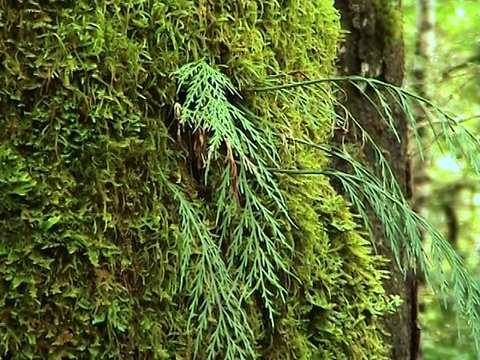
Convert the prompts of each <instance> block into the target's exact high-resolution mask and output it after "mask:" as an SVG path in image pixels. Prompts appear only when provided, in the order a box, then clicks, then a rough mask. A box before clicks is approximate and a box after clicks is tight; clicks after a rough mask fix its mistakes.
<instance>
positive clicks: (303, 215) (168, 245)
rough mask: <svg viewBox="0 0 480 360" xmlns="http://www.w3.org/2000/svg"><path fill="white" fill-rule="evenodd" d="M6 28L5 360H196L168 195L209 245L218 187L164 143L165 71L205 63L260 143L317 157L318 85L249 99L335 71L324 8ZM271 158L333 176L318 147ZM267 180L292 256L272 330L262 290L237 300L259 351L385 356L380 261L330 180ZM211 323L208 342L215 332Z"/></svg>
mask: <svg viewBox="0 0 480 360" xmlns="http://www.w3.org/2000/svg"><path fill="white" fill-rule="evenodd" d="M0 24H1V30H0V58H1V63H2V65H1V67H0V82H1V87H0V137H1V142H0V144H1V145H0V159H1V162H0V204H1V205H0V212H1V216H0V219H1V220H0V221H1V226H0V318H1V320H2V321H1V322H0V334H1V336H0V356H3V357H8V356H13V357H14V358H17V359H23V358H49V359H55V358H58V359H60V358H102V359H103V358H131V359H170V358H176V359H190V358H192V357H193V353H194V351H195V349H194V348H195V346H194V343H195V340H194V339H197V338H198V334H197V331H196V329H197V326H196V324H195V323H190V324H189V322H188V321H189V318H191V316H190V314H191V312H199V311H200V310H201V309H200V308H201V306H202V304H196V305H195V304H193V305H192V302H191V299H190V295H191V293H192V291H193V290H192V289H193V287H194V286H195V279H197V272H198V266H200V265H201V264H199V262H198V260H196V258H195V254H196V251H200V248H201V246H202V244H201V243H196V244H193V245H192V249H193V254H194V255H192V265H191V266H190V268H189V271H188V272H187V276H188V279H187V281H186V284H187V285H185V286H180V280H181V279H180V276H179V274H180V273H181V263H182V262H181V261H182V260H181V259H182V257H184V256H185V254H184V253H183V252H184V251H185V248H184V247H183V246H181V244H182V241H183V240H184V239H183V233H182V227H183V226H184V223H183V221H184V219H182V216H181V203H180V201H179V200H178V198H174V196H172V192H171V191H169V190H168V189H167V186H166V184H167V183H168V181H171V183H172V184H175V185H176V186H177V185H178V189H181V191H182V196H183V199H185V200H186V201H188V203H189V204H190V205H191V207H192V209H195V211H196V212H195V216H196V218H197V219H198V218H200V219H202V223H204V224H209V226H210V227H211V231H212V232H215V228H214V227H212V226H211V224H215V214H216V206H217V203H215V201H214V200H212V199H211V197H210V196H209V195H208V194H209V192H211V193H213V192H214V188H213V186H215V176H214V175H212V176H211V177H212V179H211V181H210V182H209V184H210V185H208V186H210V187H211V188H209V187H208V186H207V187H206V188H205V186H203V185H201V184H199V182H198V179H196V177H195V174H194V171H193V170H192V167H193V165H192V161H191V158H190V154H189V153H188V152H185V151H184V149H183V145H182V144H180V142H179V141H178V139H177V138H176V135H177V134H176V131H175V130H172V128H173V127H174V126H173V125H172V122H173V120H172V118H174V116H173V115H172V114H173V113H174V110H173V109H174V104H175V103H176V102H177V101H181V99H178V98H177V96H176V90H177V89H176V80H175V77H174V76H172V74H173V73H174V72H175V71H177V70H178V69H179V68H180V67H181V66H182V65H184V64H186V63H188V62H192V61H196V60H199V59H202V58H205V59H206V61H208V62H209V63H210V64H212V65H215V64H216V65H218V66H219V68H220V69H222V71H224V72H225V74H227V75H228V76H229V78H230V79H231V80H232V82H233V83H234V84H235V85H236V86H237V87H238V88H239V89H240V90H241V91H243V93H244V95H245V97H244V98H245V100H244V106H245V107H247V108H249V110H250V111H251V112H252V113H254V114H256V115H257V117H256V118H255V121H256V123H255V124H256V125H257V126H258V128H259V129H262V128H263V129H265V128H268V129H270V130H275V131H277V132H280V133H283V134H285V135H286V136H295V137H299V138H309V139H312V140H314V141H316V142H318V143H327V142H328V141H329V136H330V132H331V128H332V126H333V124H332V117H331V107H330V103H329V99H328V97H329V96H333V95H332V94H331V92H329V91H328V88H324V89H323V91H317V92H315V91H313V90H312V91H308V92H307V91H306V90H305V91H301V94H303V95H302V96H301V97H299V96H297V95H295V94H293V93H289V94H286V95H282V96H279V95H278V94H277V93H268V92H265V93H259V94H254V93H252V92H249V91H248V89H250V88H252V87H253V86H254V85H255V84H256V83H258V82H259V81H260V82H261V81H262V79H264V78H265V77H266V76H267V75H274V74H280V73H283V74H286V73H290V72H295V73H294V74H293V75H292V76H290V78H304V77H310V78H319V77H322V76H325V75H327V74H329V73H330V72H331V71H332V66H333V65H332V64H333V60H334V56H335V53H336V45H337V40H338V36H339V23H338V16H337V14H336V12H335V11H334V8H333V3H332V2H330V1H323V0H315V1H308V2H306V1H285V2H276V1H267V2H265V1H234V2H232V1H214V2H210V1H189V0H180V1H153V0H127V1H117V0H111V1H105V0H98V1H22V2H11V1H6V0H4V1H2V3H1V10H0ZM302 99H303V100H302ZM305 99H306V100H305ZM306 114H311V115H312V116H310V117H307V116H306ZM252 121H253V120H252ZM276 146H277V147H278V149H279V151H280V152H281V154H282V156H283V158H282V161H281V163H282V166H284V167H297V166H304V167H315V168H319V167H321V166H325V164H326V163H327V162H328V159H327V158H326V156H325V154H323V153H322V152H320V151H313V150H312V149H309V148H306V147H302V146H299V145H295V146H294V145H292V144H288V142H285V143H282V142H281V141H278V142H276ZM278 180H279V184H280V187H281V189H282V192H283V194H284V196H285V199H286V204H287V207H288V210H289V212H290V213H291V215H290V216H291V218H292V220H293V222H294V223H295V225H296V226H292V224H291V222H290V221H287V219H286V218H285V217H283V218H282V215H281V214H277V215H278V217H279V221H280V222H281V223H282V224H283V225H282V226H283V230H284V232H285V234H286V237H287V238H288V240H290V242H291V243H292V244H293V246H294V247H293V251H292V249H290V250H288V251H287V249H283V248H281V247H280V246H279V252H280V253H281V254H282V256H283V260H284V262H285V263H286V264H288V265H289V266H290V268H291V272H292V274H286V273H283V274H282V286H283V287H284V288H285V289H286V291H287V297H286V301H283V300H282V299H281V298H280V297H279V298H278V299H276V300H274V304H273V306H275V307H276V308H277V309H278V311H277V314H276V316H275V318H274V319H273V325H272V322H271V320H269V318H268V316H266V315H265V313H264V310H265V304H264V301H265V299H262V298H261V297H259V296H257V295H258V291H256V292H254V293H253V294H252V295H251V297H250V298H249V299H247V300H245V301H244V302H243V303H242V306H243V310H242V311H243V313H245V314H246V315H247V318H248V320H247V323H248V326H249V327H250V328H251V333H249V332H247V333H248V334H249V335H248V340H249V341H250V343H251V344H252V347H253V348H254V351H255V352H256V354H257V355H258V356H259V357H263V358H266V359H315V358H319V359H326V358H331V359H342V358H345V359H347V358H348V359H352V358H368V359H375V358H380V357H382V356H383V355H384V354H385V351H384V349H383V347H382V343H381V340H380V334H379V332H380V330H379V328H378V322H377V316H381V315H382V314H384V313H385V312H386V311H387V310H388V309H389V305H388V304H387V302H386V300H385V298H384V295H383V290H382V286H381V274H380V273H379V271H378V270H377V268H378V266H379V264H380V262H379V259H377V258H375V257H373V256H371V255H370V253H369V250H368V246H367V244H366V243H365V241H364V240H363V239H362V238H361V237H360V235H359V234H358V233H357V232H356V231H355V226H354V223H353V222H352V218H351V215H349V212H348V204H346V203H345V202H344V201H343V200H342V199H341V198H340V197H339V196H338V195H336V194H335V192H334V191H333V190H332V188H331V187H330V185H329V182H328V179H326V178H292V177H287V176H281V177H279V179H278ZM260 195H261V196H263V198H264V199H265V201H266V202H268V199H267V196H266V195H265V194H263V195H262V194H260ZM232 201H235V200H234V199H233V198H232ZM234 226H235V224H232V227H234ZM266 226H267V225H266ZM232 231H233V230H232ZM192 249H190V250H192ZM226 252H227V253H228V249H227V251H226ZM225 256H226V255H225ZM196 261H197V262H196ZM225 261H226V260H225ZM279 272H280V271H279ZM231 276H232V277H235V274H234V273H232V274H231ZM205 289H206V290H205V291H206V292H207V291H208V286H206V285H205ZM205 299H208V296H207V294H206V293H205ZM192 306H193V307H192ZM210 315H211V316H210V318H208V319H207V322H208V324H207V325H208V326H207V328H208V329H209V330H208V333H207V334H205V336H204V339H207V340H208V338H209V337H208V336H209V335H211V333H212V332H214V330H215V326H216V324H218V319H216V318H215V316H216V313H215V312H213V313H212V314H210ZM207 340H204V341H203V342H202V343H201V347H200V349H197V350H198V352H197V353H198V357H199V358H204V357H206V356H207V354H209V353H210V352H209V350H208V341H207ZM227 350H228V349H223V350H219V353H218V358H222V359H223V358H225V357H226V355H225V354H224V353H222V351H227Z"/></svg>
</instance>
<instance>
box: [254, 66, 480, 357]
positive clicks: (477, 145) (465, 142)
mask: <svg viewBox="0 0 480 360" xmlns="http://www.w3.org/2000/svg"><path fill="white" fill-rule="evenodd" d="M271 80H275V78H272V79H267V81H271ZM344 82H348V83H350V84H352V85H353V86H354V87H355V88H356V89H357V90H358V91H359V92H360V93H361V94H363V95H364V97H365V98H366V101H368V102H369V103H370V104H371V105H372V106H373V107H374V109H375V110H376V111H377V112H378V113H379V115H380V117H381V119H382V120H383V121H384V123H385V124H387V125H388V127H389V129H390V130H391V131H392V133H393V134H394V135H395V137H396V138H397V140H399V134H398V133H397V130H396V128H395V126H394V119H393V113H392V110H391V108H390V105H389V102H388V101H387V98H386V95H385V93H386V94H387V95H388V96H390V97H391V98H392V99H393V100H394V101H395V102H396V104H397V105H399V106H400V107H401V109H402V110H403V111H404V113H405V115H406V117H407V120H408V121H409V123H410V126H411V128H412V129H413V134H414V138H415V139H416V142H417V146H418V147H419V149H420V152H421V154H422V150H421V148H422V143H421V139H420V136H419V134H418V124H417V122H416V117H415V114H414V111H413V106H414V103H416V104H418V105H419V106H420V108H421V109H422V110H423V111H424V112H425V114H426V118H427V119H428V122H429V127H430V129H431V131H432V132H433V134H434V137H435V142H436V144H437V145H438V146H439V148H440V150H442V151H443V146H444V145H443V142H441V141H440V140H441V139H443V140H444V141H445V144H446V145H447V149H448V151H449V152H450V153H451V154H452V155H453V156H455V157H459V158H463V159H465V160H466V161H467V163H468V164H469V165H470V166H471V168H472V169H474V171H475V172H476V174H477V175H480V163H478V159H477V156H478V155H477V156H476V154H479V153H480V141H479V139H477V137H476V136H475V135H474V134H472V133H471V132H470V131H468V129H466V128H465V127H463V126H462V125H461V124H459V123H458V122H457V121H456V120H455V118H454V117H453V116H451V115H449V114H448V113H446V112H445V111H443V110H442V109H441V108H439V107H438V106H437V105H436V104H434V103H433V102H431V101H430V100H427V99H424V98H422V97H420V96H418V95H416V94H414V93H411V92H409V91H407V90H405V89H402V88H400V87H397V86H394V85H391V84H388V83H385V82H382V81H379V80H376V79H369V78H364V77H360V76H344V77H334V78H325V79H317V80H308V81H304V82H295V83H291V84H280V85H277V84H273V85H272V84H271V85H269V86H265V87H261V88H256V89H253V91H255V92H263V91H279V90H282V91H285V90H288V89H290V90H291V89H296V88H302V87H308V86H319V85H320V84H322V83H333V84H335V85H338V84H340V83H344ZM366 86H369V87H370V88H371V89H373V90H374V94H375V99H373V98H372V97H371V96H369V95H368V94H367V93H366V91H365V88H366ZM336 105H337V106H339V107H341V108H342V109H343V111H344V113H345V115H346V116H347V118H348V120H351V121H353V123H354V124H355V127H356V128H357V129H358V130H360V132H361V136H362V138H363V139H364V140H365V141H366V142H367V143H368V144H369V145H370V146H371V147H372V149H373V150H374V152H375V155H376V158H377V163H378V165H379V168H380V171H379V173H380V176H378V177H377V176H375V175H374V174H372V173H371V172H370V171H369V170H368V169H366V168H365V167H364V166H363V165H362V164H361V163H359V162H358V161H357V160H355V159H354V158H353V157H352V156H351V155H349V154H348V153H347V152H346V150H345V149H342V150H340V149H334V148H333V149H327V148H324V147H320V148H321V149H322V150H324V151H326V152H328V153H330V154H331V155H332V156H336V157H338V158H340V159H342V160H343V161H346V162H347V163H348V164H349V165H350V167H351V172H352V173H348V174H347V173H344V172H341V171H338V170H322V171H315V170H301V171H300V170H297V169H272V171H277V172H281V173H287V174H292V175H295V174H296V175H315V174H317V175H327V176H330V177H332V178H336V179H337V180H338V181H340V183H341V184H342V186H343V188H344V189H345V191H346V193H347V194H348V196H349V197H350V200H351V202H352V204H353V205H354V206H355V208H356V209H357V211H358V213H359V215H361V217H362V219H363V222H364V227H365V229H366V230H367V231H368V233H369V235H370V236H371V237H372V238H373V231H372V229H371V225H370V223H369V220H368V214H367V212H366V208H365V202H367V203H368V205H369V206H370V207H371V209H372V210H373V211H374V213H375V215H376V217H377V218H378V219H379V221H380V222H381V224H382V226H383V232H384V235H385V237H386V238H387V239H388V240H390V242H391V246H392V250H393V254H394V257H395V260H396V262H397V264H398V265H399V267H400V268H401V269H404V270H405V265H407V266H410V267H413V269H416V268H417V266H419V268H420V269H421V270H422V271H423V272H424V273H425V276H426V280H427V283H428V284H429V285H430V286H434V285H433V284H434V282H433V280H434V279H443V281H442V282H441V286H440V289H434V290H439V291H440V294H441V295H442V294H443V295H447V294H449V293H451V291H452V287H453V293H454V298H455V300H456V308H457V309H458V311H459V314H462V315H463V316H464V317H465V319H467V321H468V324H469V326H470V328H471V331H472V334H473V337H474V339H475V342H476V345H477V348H478V349H479V350H480V310H479V309H480V290H479V289H478V284H477V281H476V280H475V279H474V278H473V277H472V276H471V274H469V273H468V271H467V270H466V267H465V265H464V263H463V260H462V259H461V258H460V257H459V255H458V254H457V253H456V252H455V250H454V249H453V248H452V246H451V245H450V243H449V242H448V241H446V240H445V239H444V238H443V236H442V235H441V234H440V233H439V232H438V231H437V230H436V229H434V228H433V227H432V226H431V225H430V224H429V223H428V222H427V221H426V220H425V219H423V218H422V217H421V216H419V215H418V214H416V213H415V212H414V211H413V210H412V209H411V208H410V206H409V204H408V202H407V200H406V199H405V198H404V196H403V194H402V191H401V189H400V187H399V185H398V182H397V180H396V178H395V176H394V174H393V171H392V170H391V168H390V166H389V163H388V161H387V159H386V158H385V156H384V155H383V151H382V149H381V148H380V147H379V146H378V145H377V144H376V143H375V141H374V140H373V139H372V137H371V136H370V134H368V132H367V131H365V129H364V128H363V127H362V125H361V122H360V121H359V120H358V119H355V117H354V116H353V115H352V114H351V113H350V112H349V111H348V110H347V109H346V108H345V107H344V106H343V105H342V104H341V103H340V102H339V101H337V103H336ZM432 111H433V114H432ZM433 119H436V121H433ZM340 120H341V122H342V123H343V122H344V121H345V119H340ZM348 120H347V121H348ZM437 125H439V127H440V129H438V128H437ZM291 140H293V141H295V142H300V143H302V144H307V143H308V142H306V141H305V140H302V139H291ZM309 145H310V146H312V147H317V148H318V147H319V146H318V145H316V144H314V143H311V142H310V143H309ZM420 228H423V229H424V230H425V231H426V233H427V234H428V235H430V236H431V238H432V242H431V249H430V251H429V255H428V257H427V255H426V254H425V252H424V250H423V243H422V238H421V233H420V230H419V229H420ZM402 250H404V253H405V259H402V258H401V257H400V254H401V253H402ZM445 262H446V263H448V265H449V266H450V267H451V269H452V271H451V278H450V279H445V275H444V273H443V272H442V265H443V264H444V263H445Z"/></svg>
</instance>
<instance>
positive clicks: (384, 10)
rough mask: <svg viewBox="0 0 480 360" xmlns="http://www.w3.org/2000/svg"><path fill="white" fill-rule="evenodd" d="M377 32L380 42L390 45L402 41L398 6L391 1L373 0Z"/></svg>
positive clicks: (401, 20)
mask: <svg viewBox="0 0 480 360" xmlns="http://www.w3.org/2000/svg"><path fill="white" fill-rule="evenodd" d="M374 6H375V9H376V16H377V30H376V31H378V33H379V34H382V41H385V43H386V44H392V43H395V42H397V41H399V40H401V39H402V34H403V15H402V9H401V7H400V5H398V3H397V2H396V1H392V0H374Z"/></svg>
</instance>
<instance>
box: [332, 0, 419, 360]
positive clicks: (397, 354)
mask: <svg viewBox="0 0 480 360" xmlns="http://www.w3.org/2000/svg"><path fill="white" fill-rule="evenodd" d="M335 6H336V7H337V8H338V9H339V11H340V13H341V19H342V20H341V23H342V27H343V28H344V29H346V30H348V34H347V35H346V41H345V43H344V45H343V46H342V47H341V48H340V50H339V61H338V65H339V66H338V67H339V71H340V73H341V74H343V75H361V76H365V77H369V78H375V79H378V80H381V81H384V82H388V83H391V84H394V85H400V86H401V85H402V83H403V79H404V46H403V39H402V35H401V34H402V26H403V25H402V22H401V8H400V4H399V3H398V2H396V1H390V0H336V1H335ZM344 90H345V92H346V96H345V101H344V105H345V106H346V108H347V109H348V110H349V111H350V113H351V114H352V115H353V116H354V117H355V118H356V119H357V120H359V121H360V123H361V124H362V127H363V128H364V130H365V131H367V132H368V133H369V134H370V135H371V136H372V138H373V140H374V141H375V142H376V143H377V144H378V145H380V147H381V148H382V149H385V150H386V151H385V155H386V156H388V158H389V159H390V164H391V167H392V170H393V171H394V174H395V175H396V178H397V180H398V182H399V185H400V186H401V187H402V188H403V190H404V192H405V195H406V196H407V197H408V198H410V197H411V176H412V174H411V173H410V164H409V159H408V146H407V143H408V129H407V122H406V119H405V116H404V114H403V113H402V111H400V109H399V108H398V106H397V104H395V102H394V101H392V102H391V103H390V105H391V109H392V111H393V113H394V115H395V120H396V123H395V127H396V129H397V133H398V134H399V135H400V138H401V142H399V141H398V140H397V139H396V138H395V136H394V134H393V133H392V132H391V131H390V130H389V126H388V125H387V124H385V122H384V121H383V120H382V118H381V115H380V114H379V112H378V111H377V110H375V109H374V107H373V106H372V105H371V103H370V102H369V101H368V100H367V98H366V97H365V95H363V94H361V93H360V92H359V91H358V90H357V89H355V88H354V87H353V86H345V87H344ZM365 92H366V94H367V95H368V96H371V97H372V98H375V95H374V92H373V91H369V89H368V88H367V89H366V91H365ZM337 140H340V141H342V143H345V142H347V143H352V144H354V146H356V147H357V148H360V147H362V139H361V135H359V136H357V133H356V131H355V130H354V129H349V133H348V134H347V133H341V134H340V133H339V134H337ZM361 153H362V155H360V158H363V159H364V160H365V161H366V162H367V163H368V164H369V165H370V166H371V167H372V168H373V169H375V168H376V160H377V159H376V157H375V155H374V151H372V149H371V148H370V147H369V146H368V145H367V146H365V147H362V151H361ZM371 221H372V223H373V224H374V226H373V229H374V232H375V235H376V247H377V249H378V251H379V253H380V254H382V255H384V256H385V257H387V258H389V259H390V260H391V261H390V263H389V264H388V271H389V273H390V275H391V278H390V280H389V281H387V282H386V285H385V286H386V289H387V292H388V293H389V294H398V295H400V296H401V298H402V299H403V300H404V303H403V305H402V307H401V308H400V309H399V311H398V312H397V313H395V314H394V315H391V316H389V317H387V318H385V325H386V329H387V331H388V332H389V334H390V335H389V336H388V337H387V340H386V341H387V343H388V344H389V345H390V346H391V351H390V358H391V359H395V360H412V359H417V357H418V355H419V349H420V346H419V341H420V334H419V326H418V322H417V307H418V306H417V281H416V279H415V277H414V276H413V274H411V273H409V274H407V276H406V277H405V276H404V274H403V273H402V272H401V271H400V269H399V268H398V266H397V264H396V261H395V258H394V256H393V252H392V249H391V246H390V242H389V240H387V239H385V237H384V236H383V232H382V228H381V226H380V225H379V222H378V220H377V219H376V218H375V217H374V216H373V215H372V216H371Z"/></svg>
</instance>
